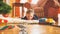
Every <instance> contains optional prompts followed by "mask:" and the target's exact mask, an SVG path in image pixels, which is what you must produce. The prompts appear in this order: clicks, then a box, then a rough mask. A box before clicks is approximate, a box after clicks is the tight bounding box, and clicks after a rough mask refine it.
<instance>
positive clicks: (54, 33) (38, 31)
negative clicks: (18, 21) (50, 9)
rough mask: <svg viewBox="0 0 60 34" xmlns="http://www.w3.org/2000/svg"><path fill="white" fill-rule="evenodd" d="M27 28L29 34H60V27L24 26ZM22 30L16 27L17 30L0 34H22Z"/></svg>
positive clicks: (0, 32)
mask: <svg viewBox="0 0 60 34" xmlns="http://www.w3.org/2000/svg"><path fill="white" fill-rule="evenodd" d="M24 26H25V27H26V28H25V30H26V32H27V33H28V34H60V28H59V27H53V26H49V25H38V24H34V25H28V24H27V25H24ZM20 30H21V28H19V27H17V26H16V25H15V28H13V29H9V30H4V31H0V34H19V33H21V31H20Z"/></svg>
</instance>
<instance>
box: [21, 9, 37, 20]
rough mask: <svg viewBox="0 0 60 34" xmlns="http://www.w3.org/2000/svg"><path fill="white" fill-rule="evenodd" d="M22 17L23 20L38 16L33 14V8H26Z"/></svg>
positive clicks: (33, 18)
mask: <svg viewBox="0 0 60 34" xmlns="http://www.w3.org/2000/svg"><path fill="white" fill-rule="evenodd" d="M22 19H25V20H38V17H37V16H36V15H34V10H32V9H28V10H27V12H26V16H25V17H24V18H22Z"/></svg>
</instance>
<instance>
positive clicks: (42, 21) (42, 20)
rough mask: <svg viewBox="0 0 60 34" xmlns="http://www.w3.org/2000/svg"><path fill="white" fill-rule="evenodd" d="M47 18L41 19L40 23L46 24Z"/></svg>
mask: <svg viewBox="0 0 60 34" xmlns="http://www.w3.org/2000/svg"><path fill="white" fill-rule="evenodd" d="M46 19H47V18H40V19H39V23H45V22H46Z"/></svg>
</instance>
